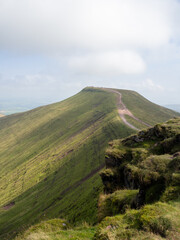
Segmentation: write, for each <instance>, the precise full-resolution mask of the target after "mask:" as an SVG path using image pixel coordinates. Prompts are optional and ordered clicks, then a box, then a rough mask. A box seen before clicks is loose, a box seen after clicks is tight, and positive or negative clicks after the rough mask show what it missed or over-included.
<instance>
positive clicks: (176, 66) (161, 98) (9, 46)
mask: <svg viewBox="0 0 180 240" xmlns="http://www.w3.org/2000/svg"><path fill="white" fill-rule="evenodd" d="M0 3H1V8H0V32H1V38H0V87H1V88H0V89H1V94H0V101H1V102H5V101H9V103H10V102H14V103H15V102H23V104H24V103H25V104H26V105H27V104H29V103H30V104H31V105H33V106H34V104H35V105H36V106H38V104H40V103H41V104H49V103H52V102H57V101H61V100H63V99H66V98H67V97H70V96H72V95H74V94H75V93H77V92H79V91H80V90H82V89H83V88H84V87H86V86H95V87H96V86H97V87H111V88H118V89H129V90H134V91H137V92H138V93H140V94H141V95H143V96H144V97H145V98H147V99H148V100H150V101H152V102H154V103H157V104H160V105H167V104H180V94H179V92H180V83H179V82H180V1H178V0H152V1H143V0H119V1H118V0H96V1H95V0H76V1H74V0H51V1H50V0H46V1H43V0H36V1H35V0H33V1H32V0H26V1H22V0H6V1H5V0H0ZM0 110H1V109H0Z"/></svg>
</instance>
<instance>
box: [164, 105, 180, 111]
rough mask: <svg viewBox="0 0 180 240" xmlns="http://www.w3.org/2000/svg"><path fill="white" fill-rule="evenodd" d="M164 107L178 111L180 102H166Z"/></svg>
mask: <svg viewBox="0 0 180 240" xmlns="http://www.w3.org/2000/svg"><path fill="white" fill-rule="evenodd" d="M165 107H167V108H170V109H172V110H174V111H176V112H180V104H167V105H165Z"/></svg>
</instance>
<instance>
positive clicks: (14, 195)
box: [0, 88, 174, 239]
mask: <svg viewBox="0 0 180 240" xmlns="http://www.w3.org/2000/svg"><path fill="white" fill-rule="evenodd" d="M122 93H123V97H124V98H123V100H124V102H125V104H127V106H128V107H129V108H130V110H132V106H133V105H132V104H130V102H128V91H124V90H122ZM133 94H134V93H133ZM129 98H130V99H132V100H134V96H132V92H129ZM136 98H138V97H136ZM142 101H144V100H143V99H142ZM142 104H145V103H144V102H142V103H141V107H140V109H142ZM146 104H148V103H146ZM151 108H152V107H149V108H145V112H144V113H143V114H142V112H141V116H142V118H143V117H144V118H145V119H144V120H148V119H146V114H147V113H146V112H147V111H146V109H151ZM140 109H139V108H138V107H136V108H135V110H134V111H133V110H132V112H133V113H134V114H136V112H137V114H138V117H140V113H139V112H140ZM151 110H152V109H151ZM164 111H166V110H164ZM154 112H155V113H154V115H153V117H154V118H155V120H154V121H155V122H158V121H163V120H164V118H166V119H168V118H170V117H172V116H173V115H174V112H169V110H167V114H165V113H164V115H163V116H162V118H161V115H160V114H159V113H158V111H157V109H156V111H154ZM147 115H148V114H147ZM151 117H152V115H151ZM147 122H149V123H151V121H147ZM133 132H134V131H133V130H131V129H129V128H128V127H126V126H124V125H123V123H122V121H121V120H120V119H119V116H118V114H117V109H116V96H115V95H114V94H112V93H108V92H104V91H101V90H99V89H89V88H88V89H85V90H83V91H81V92H80V93H79V94H77V95H75V96H73V97H71V98H69V99H67V100H65V101H62V102H60V103H55V104H52V105H48V106H45V107H40V108H37V109H34V110H31V111H28V112H25V113H21V114H14V115H11V116H8V117H4V118H2V119H0V142H1V145H0V166H1V168H0V206H1V209H0V234H1V238H3V236H4V234H5V233H7V232H9V231H17V230H18V228H19V227H21V226H22V225H27V224H34V223H36V222H38V221H40V220H42V219H48V218H54V217H66V218H67V219H69V220H70V221H76V222H77V221H81V220H82V221H83V220H86V221H89V222H93V223H94V222H96V211H97V209H96V208H97V207H96V206H97V197H98V195H99V192H101V187H102V184H101V181H100V178H99V175H98V173H97V172H98V170H99V169H100V166H101V167H102V166H103V164H104V150H105V148H106V147H107V143H108V141H110V140H112V139H114V138H120V137H125V136H127V135H129V134H131V133H133ZM11 202H15V205H14V206H13V207H11V208H9V209H8V210H7V209H6V210H5V209H4V208H3V206H5V205H7V204H8V203H11ZM11 236H12V235H11ZM8 239H10V237H8Z"/></svg>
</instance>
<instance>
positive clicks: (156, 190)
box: [99, 118, 180, 219]
mask: <svg viewBox="0 0 180 240" xmlns="http://www.w3.org/2000/svg"><path fill="white" fill-rule="evenodd" d="M105 163H106V169H105V170H104V171H102V172H101V173H100V176H101V179H102V182H103V185H104V195H105V197H104V198H103V199H105V200H104V202H106V203H107V199H108V202H110V201H112V202H116V203H117V202H118V200H117V198H116V199H114V198H113V196H116V197H117V194H115V193H116V191H118V196H120V194H121V191H124V190H128V192H127V198H128V196H129V195H130V192H129V191H130V190H132V191H134V190H138V191H137V194H136V196H135V197H134V195H133V201H129V202H128V204H129V207H130V208H136V209H138V208H140V207H141V206H143V205H144V204H147V203H153V202H156V201H159V200H162V201H163V199H166V200H167V199H168V198H170V200H172V199H173V198H177V197H178V196H180V187H179V186H180V118H177V119H172V120H170V121H168V122H165V123H163V124H157V125H155V126H154V127H152V128H149V129H147V130H143V131H140V132H139V133H138V134H136V135H133V136H130V137H127V138H125V139H122V140H115V141H113V142H111V143H110V144H109V148H108V149H107V152H106V159H105ZM168 189H169V190H168ZM170 189H171V190H170ZM169 191H171V194H170V193H169V194H168V192H169ZM107 196H108V197H107ZM119 198H120V197H119ZM125 198H126V196H125V194H124V192H123V199H125ZM104 202H103V200H101V203H100V204H99V208H100V212H101V216H102V215H103V214H102V209H101V206H103V208H104V209H106V213H107V214H104V215H112V212H113V211H111V210H110V209H109V210H107V206H106V207H104V205H106V203H104ZM124 202H125V203H127V201H124ZM112 205H113V204H110V203H108V206H109V207H110V206H112ZM117 205H118V203H117ZM119 206H120V208H122V209H123V208H124V206H123V204H122V202H121V204H119ZM120 208H118V209H119V210H117V208H116V214H117V212H118V211H119V212H121V210H122V209H120ZM100 219H101V217H100Z"/></svg>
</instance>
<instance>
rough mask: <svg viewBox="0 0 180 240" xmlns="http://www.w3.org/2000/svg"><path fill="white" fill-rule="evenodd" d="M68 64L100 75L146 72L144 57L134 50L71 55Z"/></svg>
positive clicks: (88, 72)
mask: <svg viewBox="0 0 180 240" xmlns="http://www.w3.org/2000/svg"><path fill="white" fill-rule="evenodd" d="M68 65H69V67H70V68H71V69H73V70H75V71H76V72H80V73H86V74H90V75H100V76H118V75H120V74H137V73H142V72H144V70H145V68H146V66H145V63H144V61H143V59H142V58H141V57H140V56H139V55H138V54H137V53H135V52H132V51H118V52H103V53H96V54H89V55H85V56H79V57H71V58H70V59H69V61H68Z"/></svg>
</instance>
